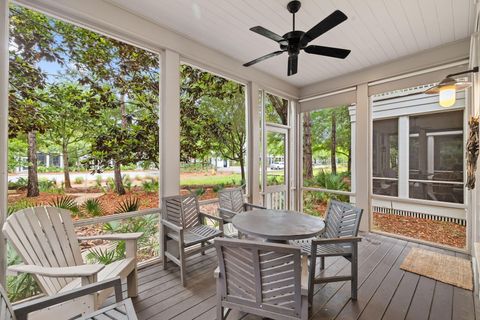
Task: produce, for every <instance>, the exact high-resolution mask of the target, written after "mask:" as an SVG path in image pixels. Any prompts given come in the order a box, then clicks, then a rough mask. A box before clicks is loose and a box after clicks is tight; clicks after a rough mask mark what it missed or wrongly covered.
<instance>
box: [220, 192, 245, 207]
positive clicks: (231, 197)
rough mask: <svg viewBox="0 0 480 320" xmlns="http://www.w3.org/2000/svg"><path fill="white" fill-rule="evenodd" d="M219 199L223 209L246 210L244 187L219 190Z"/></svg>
mask: <svg viewBox="0 0 480 320" xmlns="http://www.w3.org/2000/svg"><path fill="white" fill-rule="evenodd" d="M218 201H219V205H220V208H222V209H227V210H230V211H233V212H236V213H240V212H243V211H244V206H243V203H244V198H243V189H242V188H229V189H223V190H221V191H219V192H218Z"/></svg>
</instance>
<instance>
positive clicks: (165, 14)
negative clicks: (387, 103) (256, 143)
mask: <svg viewBox="0 0 480 320" xmlns="http://www.w3.org/2000/svg"><path fill="white" fill-rule="evenodd" d="M106 1H108V2H111V3H114V4H115V5H117V6H119V7H121V8H124V9H126V10H128V11H130V12H132V13H135V14H137V15H139V16H141V17H146V18H147V19H148V20H150V21H152V22H154V23H156V24H158V25H160V26H162V27H165V28H167V29H169V30H172V31H174V32H177V33H179V34H181V35H183V36H185V37H187V38H190V39H193V40H195V41H197V42H200V43H202V44H204V45H206V46H208V47H211V48H212V49H215V50H217V51H219V52H221V53H223V54H225V55H228V56H230V57H232V58H234V59H237V60H239V61H242V62H247V61H250V60H253V59H255V58H258V57H260V56H262V55H265V54H268V53H270V52H273V51H275V50H278V48H279V47H278V44H277V43H275V42H274V41H271V40H269V39H267V38H265V37H262V36H260V35H258V34H255V33H253V32H251V31H250V30H249V28H251V27H253V26H256V25H261V26H263V27H265V28H267V29H269V30H272V31H273V32H275V33H278V34H280V35H283V34H285V33H286V32H289V31H290V30H291V28H292V15H291V14H290V13H289V12H288V11H287V9H286V5H287V3H288V0H262V1H258V0H223V1H217V0H175V1H171V0H137V1H130V0H106ZM472 3H473V1H472V0H361V1H360V0H322V1H318V0H303V1H302V7H301V9H300V11H299V12H298V13H297V14H296V27H297V30H303V31H307V30H309V29H310V28H311V27H313V26H314V25H315V24H317V23H318V22H319V21H321V20H322V19H323V18H325V17H326V16H328V15H329V14H330V13H331V12H333V10H335V9H339V10H342V11H343V12H345V14H346V15H347V16H348V17H349V19H348V20H347V21H346V22H344V23H342V24H340V25H339V26H337V27H336V28H334V29H332V30H330V31H329V32H327V33H325V34H323V35H322V36H320V37H318V38H317V39H315V40H314V41H313V42H312V44H316V45H324V46H331V47H339V48H346V49H350V50H352V53H351V54H350V56H349V57H347V59H345V60H340V59H334V58H328V57H321V56H316V55H310V54H306V53H303V52H302V53H301V54H300V56H299V72H298V73H297V74H296V75H293V76H290V77H288V76H287V59H288V58H287V54H283V55H280V56H277V57H274V58H271V59H268V60H265V61H262V62H261V63H258V64H256V65H254V66H252V67H250V68H255V69H258V70H260V71H263V72H265V73H268V74H270V75H273V76H275V77H277V78H280V79H282V80H284V81H286V82H288V83H290V84H292V85H294V86H297V87H302V86H307V85H311V84H313V83H316V82H319V81H323V80H325V79H329V78H333V77H338V76H342V75H348V74H350V73H352V72H356V71H358V70H361V69H364V68H368V67H372V66H375V65H379V64H382V63H385V62H388V61H391V60H395V59H398V58H401V57H404V56H407V55H411V54H414V53H416V52H419V51H422V50H426V49H430V48H434V47H437V46H440V45H442V44H447V43H450V42H452V41H456V40H459V39H463V38H466V37H468V36H469V35H470V33H471V32H472V30H473V16H472V11H473V4H472Z"/></svg>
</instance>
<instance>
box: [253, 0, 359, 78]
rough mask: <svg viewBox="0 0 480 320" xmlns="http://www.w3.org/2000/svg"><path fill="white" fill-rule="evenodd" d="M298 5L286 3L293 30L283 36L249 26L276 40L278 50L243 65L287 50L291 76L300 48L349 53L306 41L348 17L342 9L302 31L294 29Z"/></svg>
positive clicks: (320, 52) (342, 55) (321, 52)
mask: <svg viewBox="0 0 480 320" xmlns="http://www.w3.org/2000/svg"><path fill="white" fill-rule="evenodd" d="M300 6H301V3H300V1H290V2H289V3H288V5H287V9H288V11H289V12H290V13H292V14H293V30H292V31H290V32H287V33H285V34H284V35H283V37H282V36H280V35H278V34H276V33H275V32H272V31H270V30H268V29H265V28H264V27H261V26H256V27H253V28H250V30H251V31H253V32H255V33H258V34H260V35H262V36H264V37H267V38H269V39H272V40H273V41H276V42H278V44H279V45H280V50H278V51H275V52H272V53H269V54H267V55H264V56H263V57H260V58H257V59H255V60H252V61H250V62H247V63H245V64H244V66H245V67H249V66H251V65H253V64H255V63H258V62H260V61H263V60H266V59H268V58H271V57H275V56H278V55H279V54H282V53H284V52H288V75H289V76H291V75H293V74H295V73H297V69H298V55H299V53H300V50H303V51H305V52H306V53H310V54H317V55H321V56H328V57H333V58H339V59H345V58H346V57H347V56H348V55H349V54H350V50H347V49H340V48H332V47H324V46H316V45H308V43H309V42H311V41H312V40H315V39H316V38H318V37H319V36H321V35H322V34H324V33H325V32H327V31H329V30H330V29H333V28H334V27H336V26H337V25H339V24H340V23H342V22H343V21H345V20H347V19H348V17H347V16H346V15H345V14H344V13H343V12H342V11H340V10H335V11H334V12H333V13H332V14H330V15H329V16H328V17H326V18H325V19H323V20H322V21H320V22H319V23H318V24H317V25H316V26H314V27H313V28H311V29H310V30H308V31H307V32H303V31H300V30H295V13H297V12H298V10H299V9H300Z"/></svg>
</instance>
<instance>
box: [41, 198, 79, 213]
mask: <svg viewBox="0 0 480 320" xmlns="http://www.w3.org/2000/svg"><path fill="white" fill-rule="evenodd" d="M48 204H49V205H50V206H52V207H57V208H62V209H66V210H69V211H71V212H72V213H73V214H75V215H78V214H79V213H80V209H79V208H78V205H77V202H76V201H75V198H74V197H72V196H62V197H56V198H55V199H53V200H51V201H50V202H49V203H48Z"/></svg>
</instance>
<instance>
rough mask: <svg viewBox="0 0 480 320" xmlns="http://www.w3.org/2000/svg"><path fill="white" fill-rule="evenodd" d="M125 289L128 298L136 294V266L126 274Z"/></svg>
mask: <svg viewBox="0 0 480 320" xmlns="http://www.w3.org/2000/svg"><path fill="white" fill-rule="evenodd" d="M127 290H128V297H129V298H134V297H137V296H138V272H137V268H136V267H135V269H134V270H132V272H130V274H129V275H128V276H127Z"/></svg>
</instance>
